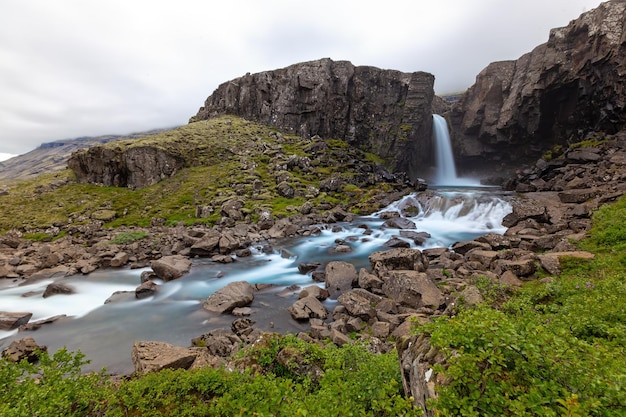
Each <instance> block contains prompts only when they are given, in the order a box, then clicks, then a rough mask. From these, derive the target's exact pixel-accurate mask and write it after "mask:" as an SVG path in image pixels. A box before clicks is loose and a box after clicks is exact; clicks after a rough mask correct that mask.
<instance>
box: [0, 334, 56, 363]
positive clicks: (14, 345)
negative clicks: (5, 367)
mask: <svg viewBox="0 0 626 417" xmlns="http://www.w3.org/2000/svg"><path fill="white" fill-rule="evenodd" d="M47 350H48V348H47V347H46V346H41V345H38V344H37V342H35V339H33V338H32V337H24V338H22V339H17V340H14V341H12V342H11V344H9V347H8V348H6V349H5V350H4V351H3V352H2V357H3V358H6V359H8V360H9V361H11V362H16V363H17V362H19V361H21V360H22V359H26V360H27V361H28V362H30V363H35V362H37V360H38V359H39V357H38V355H37V353H38V352H46V351H47Z"/></svg>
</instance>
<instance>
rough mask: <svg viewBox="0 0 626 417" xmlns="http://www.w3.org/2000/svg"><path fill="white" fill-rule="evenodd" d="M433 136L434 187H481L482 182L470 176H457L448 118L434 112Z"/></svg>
mask: <svg viewBox="0 0 626 417" xmlns="http://www.w3.org/2000/svg"><path fill="white" fill-rule="evenodd" d="M433 138H434V141H435V155H436V163H437V165H436V166H435V175H434V179H433V180H434V184H433V186H434V187H450V186H453V187H460V186H467V187H479V186H480V183H479V182H478V181H475V180H473V179H470V178H461V177H459V176H457V173H456V165H455V163H454V152H453V151H452V141H451V140H450V132H449V130H448V123H447V122H446V119H445V118H443V117H442V116H440V115H438V114H433Z"/></svg>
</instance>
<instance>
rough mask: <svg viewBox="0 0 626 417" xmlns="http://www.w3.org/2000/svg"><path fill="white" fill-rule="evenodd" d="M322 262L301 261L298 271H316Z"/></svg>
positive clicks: (305, 272) (303, 272)
mask: <svg viewBox="0 0 626 417" xmlns="http://www.w3.org/2000/svg"><path fill="white" fill-rule="evenodd" d="M321 265H322V264H321V263H320V262H312V263H300V264H298V271H299V272H300V273H301V274H307V273H309V272H312V271H315V270H316V269H317V268H319V267H320V266H321Z"/></svg>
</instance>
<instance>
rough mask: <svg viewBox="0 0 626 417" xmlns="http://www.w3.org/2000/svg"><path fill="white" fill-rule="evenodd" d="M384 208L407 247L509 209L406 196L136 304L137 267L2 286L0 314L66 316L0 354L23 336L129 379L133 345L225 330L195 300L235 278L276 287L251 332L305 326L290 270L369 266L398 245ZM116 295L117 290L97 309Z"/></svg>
mask: <svg viewBox="0 0 626 417" xmlns="http://www.w3.org/2000/svg"><path fill="white" fill-rule="evenodd" d="M388 211H397V212H400V213H401V214H402V216H403V217H405V218H407V219H410V220H411V221H413V222H414V223H415V224H416V226H417V229H415V231H417V232H427V233H428V234H430V236H431V237H430V238H428V239H426V240H425V241H424V243H423V244H422V245H420V246H416V244H415V243H414V242H413V241H412V240H408V239H405V240H406V241H407V242H409V243H410V244H411V246H412V247H416V248H419V249H426V248H433V247H449V246H451V245H452V244H453V243H455V242H457V241H463V240H469V239H473V238H476V237H478V236H481V235H484V234H486V233H504V231H505V230H506V229H505V228H504V227H502V226H501V222H502V218H503V217H504V216H505V215H507V214H508V213H510V212H511V205H510V204H509V203H508V202H507V200H506V196H504V195H501V194H498V193H496V192H493V191H485V190H471V189H462V188H461V189H451V188H450V189H441V190H438V191H427V192H425V193H419V194H410V195H408V196H406V197H404V198H402V199H401V200H399V201H396V202H394V203H392V204H391V205H390V206H388V207H386V208H385V209H383V210H381V211H379V212H377V213H374V214H372V215H371V216H364V217H358V218H355V219H354V221H353V222H351V223H341V224H338V225H332V226H333V227H332V228H331V227H327V226H321V225H320V229H321V232H320V233H319V234H316V235H311V236H308V237H299V238H292V239H283V240H280V241H277V242H272V247H273V249H274V251H273V252H272V253H269V254H267V253H265V251H264V250H262V249H263V248H262V247H261V244H259V245H256V246H254V247H253V248H252V249H253V255H252V256H250V257H247V258H238V259H236V262H234V263H232V264H218V263H214V262H212V261H210V260H208V259H194V261H193V262H194V263H193V267H192V270H191V272H190V273H189V274H187V275H185V276H184V277H182V278H180V279H178V280H175V281H171V282H166V283H160V284H161V285H160V286H159V290H158V292H157V294H156V296H154V297H151V298H147V299H144V300H137V299H135V297H134V289H135V288H136V287H137V286H138V285H139V284H140V275H141V272H142V270H129V269H115V270H113V269H112V270H100V271H96V272H93V273H91V274H89V275H87V276H73V277H69V278H64V279H63V282H64V283H65V284H67V285H69V286H71V287H73V288H74V290H75V291H76V293H75V294H72V295H55V296H52V297H49V298H45V299H44V298H43V297H42V296H41V294H42V292H43V290H44V289H45V287H46V285H48V284H49V283H50V282H51V281H45V282H38V283H36V284H32V285H28V286H18V285H17V283H12V284H11V283H9V284H7V283H4V284H3V286H2V287H0V310H1V311H28V312H32V313H33V317H32V319H31V322H32V321H35V320H40V319H44V318H48V317H52V316H55V315H59V314H66V315H68V316H69V317H68V318H66V319H62V320H59V321H57V322H54V323H52V324H46V325H44V326H42V327H41V328H40V329H39V330H37V331H27V332H18V331H17V330H13V331H0V350H2V348H4V347H5V346H6V345H8V344H9V343H10V341H11V340H13V339H16V338H21V337H25V336H32V337H33V338H35V340H36V341H37V342H38V343H40V344H44V345H47V346H48V348H49V350H51V351H55V350H56V349H58V348H60V347H63V346H66V347H67V348H68V349H70V350H72V351H76V350H80V351H82V352H83V353H85V354H86V355H87V356H88V358H90V359H91V360H92V364H91V366H90V368H91V369H94V370H97V369H100V368H102V367H106V368H107V370H108V371H109V372H113V373H128V372H131V371H132V369H133V368H132V362H131V358H130V356H131V355H130V353H131V348H132V344H133V342H134V341H135V340H160V341H164V342H168V343H172V344H176V345H183V346H187V345H189V344H190V339H191V338H192V337H195V336H199V335H201V334H203V333H205V332H207V331H208V330H211V329H214V328H218V327H229V326H230V323H231V322H232V320H233V319H234V317H233V316H231V315H217V314H212V313H209V312H207V311H205V310H203V309H202V301H203V300H204V299H206V298H207V297H208V296H209V295H210V294H212V293H213V292H214V291H216V290H217V289H219V288H221V287H223V286H225V285H226V284H228V283H229V282H232V281H241V280H245V281H248V282H250V283H267V284H274V285H275V287H273V288H272V289H270V290H266V291H262V292H258V293H256V294H255V301H254V302H253V304H252V305H251V307H252V309H253V314H252V316H251V318H252V319H254V320H255V321H256V324H255V327H257V328H260V329H263V330H271V331H278V332H297V331H301V330H307V329H308V325H307V324H303V323H298V322H296V321H294V320H293V319H291V317H290V316H289V314H288V313H287V311H286V309H287V307H288V306H290V305H291V304H292V303H293V302H295V301H296V300H297V292H295V291H283V292H282V293H281V291H282V290H284V289H285V287H288V286H291V285H297V286H300V287H304V286H307V285H323V284H320V283H316V282H314V281H313V280H312V278H311V275H310V274H308V275H304V274H301V273H300V272H299V271H298V265H299V264H300V263H311V262H321V263H322V264H323V263H325V262H329V261H331V260H342V261H346V262H351V263H353V264H354V265H355V267H356V268H357V270H358V269H359V268H362V267H365V268H367V267H369V261H368V256H369V254H370V253H372V252H374V251H376V250H384V249H386V247H385V246H384V244H385V242H387V241H388V240H389V239H391V238H392V237H397V238H400V239H404V238H402V237H400V236H399V232H400V231H399V230H398V229H393V228H388V227H384V226H383V223H384V222H385V220H384V219H382V218H381V216H382V215H383V213H384V212H388ZM337 226H340V227H337ZM338 243H341V244H342V245H347V246H349V247H350V248H351V251H350V252H348V253H337V252H336V251H335V250H334V248H335V247H336V246H337V244H338ZM116 291H122V293H121V294H118V295H116V296H115V297H114V301H113V302H110V303H107V304H105V301H106V300H107V299H108V298H109V297H111V295H112V294H113V293H114V292H116ZM124 291H126V293H124ZM334 303H336V301H333V300H327V301H326V302H325V305H326V307H327V308H328V309H329V310H332V309H333V307H334Z"/></svg>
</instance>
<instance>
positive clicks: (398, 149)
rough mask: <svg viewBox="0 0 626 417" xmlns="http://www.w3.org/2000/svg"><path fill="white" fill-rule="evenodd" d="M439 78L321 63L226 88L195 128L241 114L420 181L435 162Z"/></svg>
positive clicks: (206, 107) (265, 74) (214, 96)
mask: <svg viewBox="0 0 626 417" xmlns="http://www.w3.org/2000/svg"><path fill="white" fill-rule="evenodd" d="M433 84H434V77H433V76H432V75H431V74H427V73H424V72H414V73H403V72H400V71H394V70H383V69H379V68H375V67H369V66H354V65H352V64H351V63H350V62H347V61H332V60H331V59H328V58H326V59H321V60H317V61H311V62H304V63H299V64H295V65H292V66H289V67H287V68H282V69H278V70H274V71H266V72H261V73H258V74H246V75H245V76H243V77H240V78H236V79H234V80H232V81H228V82H226V83H223V84H221V85H220V86H219V87H218V88H217V89H216V90H215V91H214V92H213V94H211V95H210V96H209V97H208V98H207V99H206V101H205V103H204V106H203V107H201V108H200V110H199V111H198V113H197V114H196V115H195V116H194V117H192V118H191V121H192V122H193V121H198V120H204V119H208V118H210V117H213V116H216V115H220V114H233V115H237V116H241V117H245V118H248V119H252V120H255V121H258V122H260V123H263V124H266V125H270V126H274V127H277V128H280V129H283V130H287V131H291V132H294V133H296V134H298V135H300V136H303V137H312V136H314V135H319V136H321V137H322V138H325V139H327V138H336V139H344V140H346V141H347V142H348V143H349V144H351V145H353V146H356V147H358V148H360V149H362V150H365V151H369V152H373V153H376V154H378V155H379V156H381V157H383V158H385V159H386V160H387V162H388V165H389V167H390V168H391V169H392V170H394V171H405V172H408V173H409V174H410V175H416V173H418V172H420V171H421V169H422V168H423V165H424V164H425V163H427V161H428V160H429V159H430V157H431V152H432V150H431V141H430V138H431V128H432V119H431V113H432V111H431V105H432V102H433V97H434V91H433Z"/></svg>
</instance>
